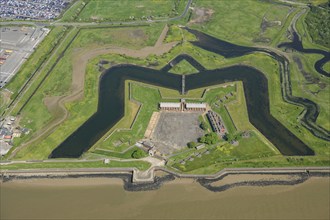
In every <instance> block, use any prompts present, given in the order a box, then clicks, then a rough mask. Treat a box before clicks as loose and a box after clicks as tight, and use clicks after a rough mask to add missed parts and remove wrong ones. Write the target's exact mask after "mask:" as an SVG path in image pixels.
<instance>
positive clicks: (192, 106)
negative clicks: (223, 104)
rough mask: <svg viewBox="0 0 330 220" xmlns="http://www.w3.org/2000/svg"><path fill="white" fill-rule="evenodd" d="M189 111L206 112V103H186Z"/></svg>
mask: <svg viewBox="0 0 330 220" xmlns="http://www.w3.org/2000/svg"><path fill="white" fill-rule="evenodd" d="M186 109H187V110H188V111H206V103H186Z"/></svg>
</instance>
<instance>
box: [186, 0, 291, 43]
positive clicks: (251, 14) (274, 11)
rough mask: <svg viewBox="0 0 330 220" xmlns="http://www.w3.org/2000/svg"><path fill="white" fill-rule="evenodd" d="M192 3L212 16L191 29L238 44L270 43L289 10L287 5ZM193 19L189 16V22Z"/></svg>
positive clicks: (246, 1) (205, 0)
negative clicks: (263, 23) (211, 12)
mask: <svg viewBox="0 0 330 220" xmlns="http://www.w3.org/2000/svg"><path fill="white" fill-rule="evenodd" d="M195 4H196V5H195V7H196V8H207V9H211V10H212V11H213V14H212V15H211V17H210V18H209V20H208V21H206V22H202V23H197V24H193V25H192V27H194V28H197V29H199V30H202V31H203V32H206V33H208V34H211V35H213V36H216V37H218V38H220V39H223V40H227V41H230V42H233V43H237V44H240V45H254V43H266V44H268V43H271V41H272V40H274V39H275V38H276V37H277V35H278V33H279V31H280V30H281V29H282V28H283V24H284V23H285V20H286V16H287V15H288V13H289V10H290V7H288V6H284V5H279V4H272V3H269V2H267V1H254V0H244V1H231V2H230V4H228V2H227V1H213V0H203V1H197V2H196V3H195ZM196 18H197V16H196V15H194V16H192V19H191V21H193V20H194V19H196ZM263 18H265V19H266V20H267V22H266V25H265V27H266V28H264V30H263V29H262V28H261V24H262V20H263ZM275 21H276V22H275ZM277 21H280V23H279V22H277Z"/></svg>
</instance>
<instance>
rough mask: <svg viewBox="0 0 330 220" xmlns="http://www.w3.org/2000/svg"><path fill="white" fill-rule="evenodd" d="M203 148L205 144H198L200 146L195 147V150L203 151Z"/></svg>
mask: <svg viewBox="0 0 330 220" xmlns="http://www.w3.org/2000/svg"><path fill="white" fill-rule="evenodd" d="M204 147H205V144H200V145H198V146H196V150H200V149H203V148H204Z"/></svg>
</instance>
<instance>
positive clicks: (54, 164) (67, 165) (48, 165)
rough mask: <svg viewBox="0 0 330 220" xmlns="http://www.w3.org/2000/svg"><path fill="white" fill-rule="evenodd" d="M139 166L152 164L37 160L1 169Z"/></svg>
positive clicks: (141, 167) (142, 162) (147, 166)
mask: <svg viewBox="0 0 330 220" xmlns="http://www.w3.org/2000/svg"><path fill="white" fill-rule="evenodd" d="M118 167H119V168H131V167H132V168H133V167H135V168H137V169H139V170H147V169H148V168H149V167H150V164H149V163H148V162H145V161H129V162H124V161H113V160H111V161H110V163H109V164H105V163H104V162H103V161H91V162H79V161H77V162H61V161H57V162H39V163H38V162H35V163H32V162H31V163H16V164H9V165H0V168H1V170H18V169H47V168H65V169H70V168H118Z"/></svg>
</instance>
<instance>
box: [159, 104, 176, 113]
mask: <svg viewBox="0 0 330 220" xmlns="http://www.w3.org/2000/svg"><path fill="white" fill-rule="evenodd" d="M159 108H160V110H170V111H180V110H181V103H176V102H161V103H159Z"/></svg>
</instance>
